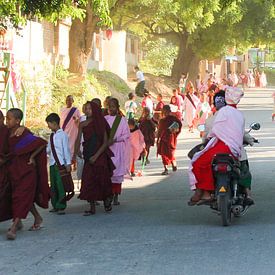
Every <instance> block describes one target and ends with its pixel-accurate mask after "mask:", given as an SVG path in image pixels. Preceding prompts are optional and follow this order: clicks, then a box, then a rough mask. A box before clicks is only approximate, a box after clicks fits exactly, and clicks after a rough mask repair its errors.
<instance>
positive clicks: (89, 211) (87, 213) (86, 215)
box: [83, 210, 95, 217]
mask: <svg viewBox="0 0 275 275" xmlns="http://www.w3.org/2000/svg"><path fill="white" fill-rule="evenodd" d="M92 215H95V212H93V211H91V210H88V211H85V212H84V214H83V216H84V217H88V216H92Z"/></svg>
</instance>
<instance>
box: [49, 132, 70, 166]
mask: <svg viewBox="0 0 275 275" xmlns="http://www.w3.org/2000/svg"><path fill="white" fill-rule="evenodd" d="M53 143H54V148H55V151H56V154H57V157H58V159H59V162H60V164H61V165H70V164H71V152H70V145H69V137H68V135H67V134H66V133H65V132H64V131H63V130H62V129H59V130H57V131H56V132H55V133H54V135H53ZM47 154H48V155H49V157H50V159H49V163H50V166H52V165H54V164H55V160H54V157H53V153H52V149H51V141H50V140H49V142H48V146H47Z"/></svg>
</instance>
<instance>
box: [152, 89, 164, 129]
mask: <svg viewBox="0 0 275 275" xmlns="http://www.w3.org/2000/svg"><path fill="white" fill-rule="evenodd" d="M157 101H158V103H157V105H156V107H155V109H154V116H153V120H154V122H155V123H156V124H158V123H159V121H160V119H161V112H162V108H163V106H164V103H163V101H162V94H158V97H157Z"/></svg>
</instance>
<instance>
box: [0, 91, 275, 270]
mask: <svg viewBox="0 0 275 275" xmlns="http://www.w3.org/2000/svg"><path fill="white" fill-rule="evenodd" d="M241 109H242V110H243V111H244V113H245V116H246V122H247V125H249V124H250V123H251V122H253V121H258V122H260V123H261V124H262V129H261V130H260V131H259V132H258V133H256V134H255V136H256V137H257V138H259V140H260V142H261V143H260V144H259V145H256V146H254V147H253V148H249V157H250V163H251V167H252V172H253V176H254V177H253V178H254V183H253V193H254V198H255V201H256V205H255V206H254V207H253V208H251V210H250V211H249V213H248V214H247V215H246V216H245V217H243V218H241V219H236V220H234V222H233V225H232V226H230V227H222V226H221V225H220V217H219V216H217V215H216V214H214V213H212V212H211V211H210V209H209V208H208V207H206V206H201V207H197V206H195V207H188V206H187V204H186V202H187V200H188V198H189V197H190V196H191V195H192V193H191V191H189V187H188V182H187V165H188V161H187V158H186V154H187V152H188V150H189V149H190V148H191V147H192V146H193V145H195V144H196V143H197V142H198V139H197V133H196V134H193V135H191V134H188V133H187V131H186V130H185V131H184V132H183V134H182V135H181V139H180V142H179V149H178V151H177V155H178V164H179V171H178V172H176V173H172V172H171V173H170V175H169V176H167V177H164V176H159V174H160V172H161V170H162V168H160V167H161V161H160V159H156V158H152V163H151V165H150V166H148V168H146V175H144V176H143V177H140V178H135V179H134V181H133V182H127V183H126V184H125V185H124V193H123V196H122V197H121V202H122V204H121V206H119V207H114V210H113V213H112V214H105V213H104V211H103V207H102V206H101V207H99V209H98V213H97V214H96V215H95V216H91V217H83V216H82V212H83V211H84V210H85V208H86V207H87V205H86V204H85V202H81V201H79V200H78V199H76V198H75V199H73V201H72V202H70V204H69V207H68V210H67V214H66V215H65V216H56V215H54V214H50V213H48V212H47V211H42V213H43V217H44V228H43V230H41V231H39V232H28V231H27V228H28V227H29V226H30V225H31V223H32V219H31V217H29V218H28V219H27V220H26V221H25V229H24V230H23V232H20V233H19V234H18V238H17V240H16V241H14V242H10V241H6V240H5V232H6V229H7V227H8V225H9V223H1V224H0V274H1V275H2V274H81V273H82V274H187V275H189V274H218V273H219V274H231V273H233V272H234V274H243V273H245V274H275V271H274V267H275V255H274V247H275V199H274V195H275V186H274V185H275V140H274V139H275V138H274V134H275V130H274V129H275V127H274V124H273V123H272V122H271V110H272V99H271V90H265V91H256V90H250V91H247V92H246V95H245V98H244V99H243V100H242V104H241Z"/></svg>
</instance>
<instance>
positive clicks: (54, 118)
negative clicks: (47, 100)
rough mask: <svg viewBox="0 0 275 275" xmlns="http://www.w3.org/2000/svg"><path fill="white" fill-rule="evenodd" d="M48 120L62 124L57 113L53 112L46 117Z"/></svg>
mask: <svg viewBox="0 0 275 275" xmlns="http://www.w3.org/2000/svg"><path fill="white" fill-rule="evenodd" d="M46 122H51V123H53V122H55V123H56V124H58V125H59V124H60V117H59V115H58V114H56V113H51V114H49V115H48V116H47V117H46Z"/></svg>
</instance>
